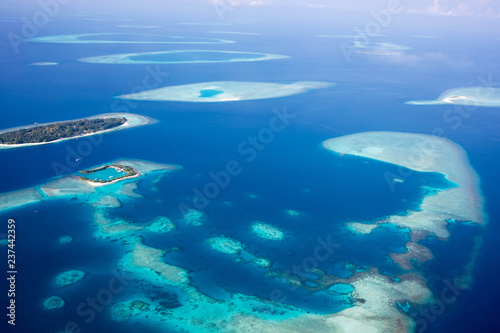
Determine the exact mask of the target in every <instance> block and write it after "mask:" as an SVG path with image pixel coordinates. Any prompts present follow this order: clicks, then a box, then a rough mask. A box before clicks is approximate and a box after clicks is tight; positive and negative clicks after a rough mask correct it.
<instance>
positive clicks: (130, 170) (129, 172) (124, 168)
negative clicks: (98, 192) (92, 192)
mask: <svg viewBox="0 0 500 333" xmlns="http://www.w3.org/2000/svg"><path fill="white" fill-rule="evenodd" d="M109 168H115V169H116V170H117V171H119V172H126V174H124V175H122V176H120V177H116V178H111V179H105V180H102V179H90V178H86V177H82V176H80V177H78V178H79V179H81V180H84V181H87V182H91V183H101V184H106V183H111V182H114V181H117V180H119V179H123V178H129V177H132V176H135V175H137V174H138V173H137V171H135V170H134V168H132V167H129V166H128V165H123V164H111V165H104V166H102V167H99V168H97V169H92V170H82V171H79V172H80V173H83V174H86V175H89V174H92V173H94V172H97V171H102V170H106V169H109Z"/></svg>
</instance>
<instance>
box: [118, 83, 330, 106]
mask: <svg viewBox="0 0 500 333" xmlns="http://www.w3.org/2000/svg"><path fill="white" fill-rule="evenodd" d="M331 86H333V84H332V83H328V82H315V81H299V82H295V83H290V84H282V83H267V82H238V81H218V82H203V83H193V84H185V85H180V86H170V87H164V88H159V89H153V90H147V91H143V92H139V93H135V94H129V95H121V96H117V97H116V98H119V99H132V100H146V101H174V102H237V101H244V100H257V99H269V98H277V97H284V96H290V95H295V94H301V93H305V92H307V91H308V90H311V89H322V88H328V87H331Z"/></svg>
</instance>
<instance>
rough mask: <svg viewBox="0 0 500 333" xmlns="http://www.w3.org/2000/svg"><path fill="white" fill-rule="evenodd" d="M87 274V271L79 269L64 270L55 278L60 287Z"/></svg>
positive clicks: (72, 282) (70, 283)
mask: <svg viewBox="0 0 500 333" xmlns="http://www.w3.org/2000/svg"><path fill="white" fill-rule="evenodd" d="M86 275H87V273H86V272H84V271H81V270H78V269H73V270H70V271H66V272H62V273H60V274H59V275H57V276H56V279H55V281H56V285H57V286H58V287H66V286H69V285H72V284H74V283H77V282H78V281H80V280H81V279H83V278H84V277H85V276H86Z"/></svg>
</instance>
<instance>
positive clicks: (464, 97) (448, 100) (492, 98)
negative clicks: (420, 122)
mask: <svg viewBox="0 0 500 333" xmlns="http://www.w3.org/2000/svg"><path fill="white" fill-rule="evenodd" d="M406 104H410V105H442V104H456V105H465V106H483V107H499V106H500V88H492V87H467V88H455V89H450V90H447V91H445V92H444V93H442V94H441V95H440V96H439V97H438V98H437V99H435V100H421V101H409V102H406Z"/></svg>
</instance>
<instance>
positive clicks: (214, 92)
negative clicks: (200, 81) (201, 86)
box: [198, 89, 224, 97]
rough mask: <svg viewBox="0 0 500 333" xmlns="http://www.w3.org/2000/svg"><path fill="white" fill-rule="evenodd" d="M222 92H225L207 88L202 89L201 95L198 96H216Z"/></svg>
mask: <svg viewBox="0 0 500 333" xmlns="http://www.w3.org/2000/svg"><path fill="white" fill-rule="evenodd" d="M222 93H224V92H223V91H222V90H216V89H205V90H200V95H199V96H198V97H214V96H217V95H220V94H222Z"/></svg>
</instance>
